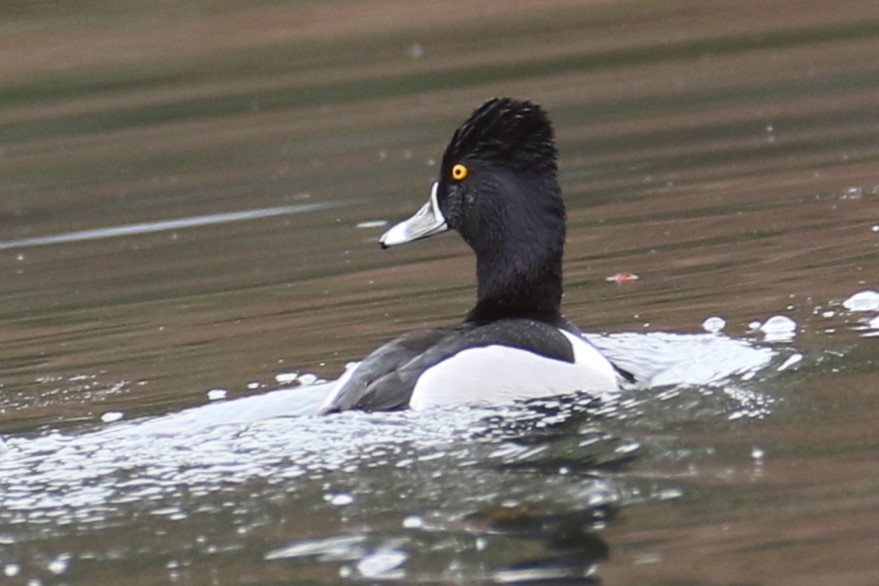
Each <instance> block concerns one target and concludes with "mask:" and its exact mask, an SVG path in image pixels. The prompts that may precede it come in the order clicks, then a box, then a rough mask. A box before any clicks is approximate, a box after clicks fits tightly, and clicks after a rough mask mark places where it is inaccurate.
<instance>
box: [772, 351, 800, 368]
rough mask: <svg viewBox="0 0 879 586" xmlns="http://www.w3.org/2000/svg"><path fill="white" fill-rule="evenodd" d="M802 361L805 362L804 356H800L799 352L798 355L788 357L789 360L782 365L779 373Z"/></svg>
mask: <svg viewBox="0 0 879 586" xmlns="http://www.w3.org/2000/svg"><path fill="white" fill-rule="evenodd" d="M802 361H803V355H802V354H800V353H799V352H797V353H796V354H792V355H791V356H788V357H787V360H785V361H784V362H783V363H782V364H781V366H779V367H778V372H781V371H783V370H787V369H788V368H790V367H791V366H794V365H795V364H799V363H800V362H802Z"/></svg>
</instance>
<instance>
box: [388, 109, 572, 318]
mask: <svg viewBox="0 0 879 586" xmlns="http://www.w3.org/2000/svg"><path fill="white" fill-rule="evenodd" d="M449 228H452V229H454V230H457V231H458V232H459V233H460V234H461V236H463V237H464V240H465V241H466V242H467V244H469V245H470V247H471V248H473V250H474V251H475V252H476V275H477V278H478V281H479V287H478V300H477V303H476V307H475V308H474V309H473V311H471V312H470V315H469V319H471V320H473V321H492V320H495V319H501V318H505V317H532V318H536V319H542V320H545V321H558V320H560V319H561V318H560V316H559V304H560V302H561V297H562V252H563V249H564V243H565V206H564V203H563V202H562V194H561V188H560V187H559V182H558V178H557V177H556V148H555V142H554V141H553V131H552V125H550V123H549V120H548V119H547V117H546V114H545V113H544V112H543V110H542V109H541V108H540V107H539V106H536V105H535V104H532V103H531V102H525V101H519V100H514V99H511V98H495V99H493V100H489V101H488V102H485V103H484V104H482V105H481V106H480V107H478V108H477V109H476V110H475V111H474V112H473V114H471V115H470V118H468V119H467V121H466V122H464V124H462V125H461V127H460V128H458V130H456V131H455V134H454V136H452V141H451V142H450V143H449V146H448V147H447V148H446V152H445V154H444V155H443V164H442V168H441V170H440V176H439V178H438V179H437V181H436V183H435V184H434V186H433V191H432V193H431V196H430V199H429V200H428V202H427V203H426V204H425V205H424V206H423V207H422V208H421V209H420V210H419V211H418V212H417V213H416V214H415V215H414V216H412V217H411V218H409V219H407V220H404V221H403V222H400V223H398V224H395V225H394V226H392V227H391V228H390V229H389V230H388V231H387V232H385V233H384V234H383V235H382V237H381V238H380V239H379V243H380V244H381V246H382V247H383V248H387V247H390V246H397V245H399V244H405V243H407V242H412V241H413V240H419V239H421V238H428V237H430V236H433V235H434V234H440V233H441V232H444V231H446V230H448V229H449Z"/></svg>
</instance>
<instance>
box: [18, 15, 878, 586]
mask: <svg viewBox="0 0 879 586" xmlns="http://www.w3.org/2000/svg"><path fill="white" fill-rule="evenodd" d="M877 30H879V5H877V4H876V3H875V2H871V1H866V0H853V1H838V2H833V3H827V2H820V1H817V0H815V1H808V0H803V1H791V2H788V1H784V2H773V3H766V2H759V1H750V2H738V3H728V2H714V1H700V2H694V1H680V2H649V1H648V2H623V1H612V2H570V1H569V2H564V1H558V2H554V1H550V2H541V3H527V2H488V3H480V4H478V5H473V4H472V3H469V2H468V3H465V2H457V1H453V2H442V3H414V2H412V3H410V2H390V1H382V2H371V3H368V4H366V3H358V2H348V1H334V2H324V3H316V2H296V3H281V2H273V1H269V0H263V1H260V2H250V3H233V2H224V1H220V0H203V1H195V0H190V1H185V2H160V3H151V4H150V6H149V7H148V8H147V7H146V6H145V5H143V4H142V3H138V2H127V1H126V2H101V1H99V0H86V1H82V2H77V3H72V4H63V3H58V4H56V3H49V2H46V3H25V2H8V3H5V4H4V5H3V6H2V7H0V106H2V107H0V177H2V181H0V275H2V278H0V300H2V303H0V315H2V323H3V326H2V330H0V437H2V438H3V440H4V441H5V444H6V448H5V449H6V452H5V453H3V454H0V576H3V577H4V579H5V580H6V582H7V583H10V584H30V585H36V584H62V583H63V584H73V583H77V584H80V583H81V584H118V583H127V584H144V585H146V584H165V583H168V582H170V581H173V582H175V583H179V584H246V583H259V584H288V583H290V584H294V583H334V582H337V581H353V582H357V581H366V582H375V581H384V580H392V581H393V580H395V581H399V582H402V583H459V584H472V583H496V582H528V581H529V580H531V582H532V583H580V582H588V581H590V580H592V581H597V580H600V581H602V582H603V583H606V584H797V585H803V584H822V585H823V584H879V561H877V560H879V539H877V538H876V535H877V532H879V496H877V495H879V467H877V465H876V461H877V460H879V431H877V425H876V423H875V417H874V414H875V413H876V412H877V409H879V372H877V345H876V335H877V329H879V327H877V325H876V322H875V320H876V316H877V315H879V311H876V310H871V311H860V312H859V311H851V310H849V309H846V308H844V307H843V306H842V302H843V300H845V299H848V298H849V297H851V296H852V295H853V294H854V293H856V292H858V291H862V290H867V289H873V290H875V289H877V288H879V278H877V277H879V60H877V56H879V34H877V32H876V31H877ZM494 95H513V96H517V97H523V98H529V99H532V100H535V101H537V102H539V103H541V104H543V105H544V106H545V107H546V108H547V110H548V111H549V112H550V115H551V117H552V119H553V121H554V122H555V125H556V128H557V135H558V140H559V147H560V151H561V155H562V159H561V161H560V171H561V179H562V184H563V187H564V189H565V193H566V199H567V203H568V208H569V238H568V248H567V252H566V291H567V293H566V296H565V312H566V315H567V316H568V317H569V318H570V319H571V320H572V321H573V322H575V323H576V324H578V325H580V326H581V327H582V328H584V329H586V330H588V331H591V332H598V333H607V334H610V336H608V337H606V338H597V340H598V343H600V344H602V345H603V347H605V348H606V349H607V350H608V352H609V353H613V354H614V355H620V356H621V357H622V358H623V359H624V360H626V359H627V360H630V361H632V362H633V363H635V366H637V367H638V368H641V369H642V370H644V371H645V372H646V371H651V372H652V373H653V374H654V375H655V376H654V379H653V384H652V385H650V386H649V388H646V389H645V388H641V389H635V390H630V391H627V392H626V393H624V394H623V395H622V396H621V397H620V399H619V400H618V401H616V402H612V404H608V405H599V406H596V405H589V406H588V408H585V409H584V408H583V405H579V404H575V405H561V406H560V405H542V406H536V407H522V408H505V409H499V410H475V409H459V410H450V411H443V412H438V413H435V414H419V415H406V414H403V415H400V414H397V415H375V416H366V415H357V414H353V415H350V416H348V415H346V416H342V417H336V418H322V419H316V418H313V417H310V416H298V415H290V413H295V412H296V411H297V410H299V409H300V406H302V405H308V404H313V397H314V396H317V395H319V394H320V393H322V392H325V388H326V387H324V386H321V385H317V386H314V387H307V386H303V387H299V388H296V389H294V390H292V391H289V392H288V394H286V395H265V392H266V391H267V390H268V389H269V388H271V387H275V386H277V385H276V378H275V377H276V376H277V375H279V374H283V373H291V372H299V373H314V374H316V375H317V376H319V377H323V378H327V379H333V378H335V377H337V376H338V374H339V373H340V372H341V371H342V370H343V368H344V366H345V364H346V363H347V362H349V361H353V360H357V359H360V358H362V357H363V356H365V355H366V354H367V353H368V352H369V351H370V350H371V349H372V348H374V347H375V346H376V345H378V344H379V343H381V342H382V341H385V340H387V339H389V338H390V337H392V336H394V335H396V334H398V333H400V332H403V331H407V330H410V329H413V328H416V327H421V326H424V325H437V324H444V323H450V322H453V321H455V320H457V319H459V317H460V316H461V315H462V314H463V313H464V312H466V311H467V309H469V307H470V304H471V303H472V301H473V289H474V282H473V260H472V256H471V254H470V252H469V250H468V249H467V248H466V246H465V245H464V244H463V243H461V242H460V240H459V239H458V238H457V237H455V236H451V235H448V236H445V237H440V238H434V239H432V240H430V241H427V242H422V243H418V244H416V245H412V246H410V247H404V248H402V249H394V250H391V251H386V252H380V251H379V250H378V247H377V246H376V238H377V237H378V235H379V234H380V232H381V231H382V228H381V227H380V226H376V225H374V224H370V223H369V222H378V221H392V220H394V219H397V218H399V217H402V216H404V215H407V214H408V213H410V212H411V211H413V210H414V209H416V208H417V207H418V206H420V205H421V204H422V203H423V201H424V200H425V199H426V197H427V194H428V188H429V185H430V181H431V180H432V179H433V177H434V174H435V173H436V159H437V158H438V157H439V156H440V155H441V153H442V149H443V148H444V146H445V142H446V141H447V140H448V138H449V136H450V135H451V132H452V130H453V129H454V128H455V126H457V124H459V123H460V122H461V121H462V120H463V119H464V118H465V117H466V116H467V114H468V113H469V112H470V111H471V110H472V108H473V107H474V106H475V105H477V104H478V103H480V102H481V101H483V100H484V99H486V98H488V97H491V96H494ZM619 271H630V272H633V273H635V274H637V275H638V276H639V277H640V278H639V280H638V281H636V282H634V283H628V284H625V285H614V284H611V283H609V282H607V281H606V280H605V277H607V276H610V275H612V274H614V273H617V272H619ZM773 315H785V316H788V317H790V318H792V319H793V320H795V321H796V323H797V328H796V333H795V336H794V337H793V338H792V339H785V340H782V341H771V340H770V341H767V340H765V339H764V336H763V334H762V333H760V332H759V331H754V330H753V328H752V326H751V325H750V324H751V323H752V322H754V321H759V322H763V321H765V320H766V319H767V318H769V317H770V316H773ZM711 316H720V317H723V318H724V319H725V320H726V328H725V330H724V333H725V334H726V335H724V336H709V335H705V334H704V332H703V330H702V322H703V321H704V320H705V319H706V318H708V317H711ZM870 320H873V326H872V327H871V326H870V325H869V323H868V322H870ZM624 332H631V333H630V334H623V333H624ZM664 333H667V334H668V335H665V334H664ZM672 334H675V335H672ZM798 359H799V361H797V360H798ZM212 389H225V390H227V391H228V398H229V399H233V398H238V397H244V396H247V395H252V396H254V397H255V399H252V400H248V401H249V402H245V403H241V402H237V403H236V402H235V401H231V400H228V401H226V402H216V403H213V404H212V405H211V406H210V407H199V406H201V405H204V404H205V403H208V396H207V393H208V391H209V390H212ZM297 393H298V394H297ZM271 397H280V399H271ZM272 401H274V402H272ZM190 407H197V408H196V409H194V410H191V411H183V410H184V409H187V408H190ZM250 409H252V411H249V410H250ZM302 409H303V410H306V409H305V408H304V407H303V408H302ZM114 412H115V413H120V414H122V417H123V419H124V420H123V421H122V422H119V423H109V422H107V421H104V420H102V416H105V415H106V414H108V413H114ZM181 412H182V414H181ZM276 413H278V414H284V413H286V414H287V415H283V416H280V415H279V416H275V414H276Z"/></svg>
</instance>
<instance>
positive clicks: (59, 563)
mask: <svg viewBox="0 0 879 586" xmlns="http://www.w3.org/2000/svg"><path fill="white" fill-rule="evenodd" d="M70 557H71V556H70V554H69V553H62V554H61V555H59V556H58V557H56V558H55V559H54V560H52V561H51V562H49V571H50V572H52V573H53V574H55V575H56V576H60V575H61V574H63V573H64V572H66V571H67V566H68V564H69V563H70Z"/></svg>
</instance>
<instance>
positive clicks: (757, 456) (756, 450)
mask: <svg viewBox="0 0 879 586" xmlns="http://www.w3.org/2000/svg"><path fill="white" fill-rule="evenodd" d="M765 457H766V450H764V449H763V448H761V447H759V446H754V447H753V448H751V459H752V460H756V461H762V460H763V458H765Z"/></svg>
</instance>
